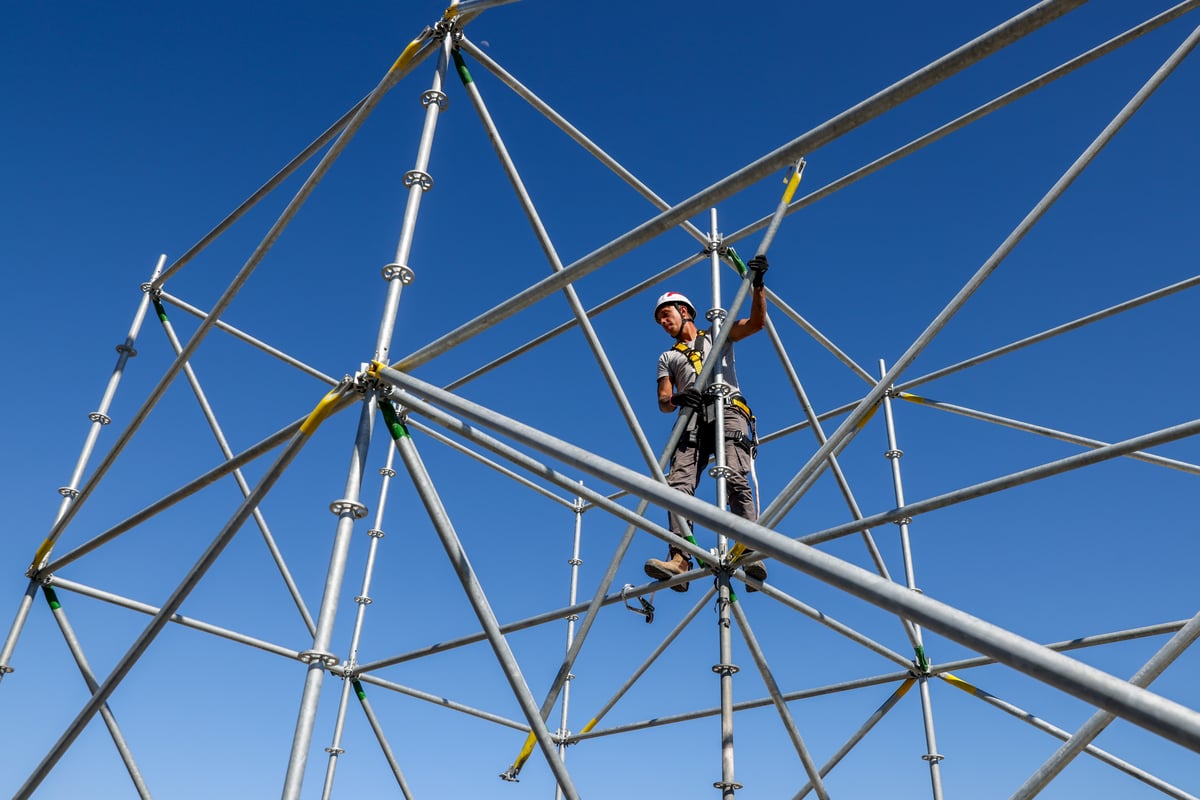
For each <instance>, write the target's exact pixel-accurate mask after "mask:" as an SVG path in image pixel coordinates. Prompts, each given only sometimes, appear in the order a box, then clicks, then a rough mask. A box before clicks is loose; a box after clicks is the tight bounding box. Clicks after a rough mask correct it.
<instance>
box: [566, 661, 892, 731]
mask: <svg viewBox="0 0 1200 800" xmlns="http://www.w3.org/2000/svg"><path fill="white" fill-rule="evenodd" d="M908 677H910V676H909V675H908V673H898V674H892V675H876V676H874V677H870V678H858V679H856V680H852V681H843V682H841V683H834V684H830V685H828V686H819V687H816V688H814V689H804V690H802V691H798V692H788V693H787V694H785V695H784V696H783V699H784V702H788V703H790V702H792V701H793V700H807V699H809V698H813V697H824V696H826V695H831V694H837V693H839V692H850V691H855V690H858V689H864V688H867V687H870V686H879V685H881V684H885V683H896V682H898V681H903V680H905V679H906V678H908ZM771 702H772V701H771V698H769V697H763V698H759V699H757V700H747V701H744V702H741V703H737V704H735V705H734V707H733V710H734V712H735V713H736V712H738V711H748V710H750V709H753V708H765V707H766V706H769V705H771ZM720 713H721V708H720V706H717V707H715V708H706V709H700V710H697V711H688V712H686V713H683V714H672V715H668V716H661V717H655V718H654V719H648V720H643V721H642V722H634V723H630V724H627V725H614V726H613V727H611V728H605V729H603V730H593V731H589V732H588V733H586V734H584V733H580V734H576V735H575V736H572V737H571V741H572V742H581V741H583V740H585V739H598V738H600V737H602V736H613V735H615V734H618V733H628V732H630V731H639V730H646V729H648V728H659V727H662V726H664V725H675V724H678V723H680V722H691V721H693V720H697V719H705V718H707V717H716V716H719V715H720Z"/></svg>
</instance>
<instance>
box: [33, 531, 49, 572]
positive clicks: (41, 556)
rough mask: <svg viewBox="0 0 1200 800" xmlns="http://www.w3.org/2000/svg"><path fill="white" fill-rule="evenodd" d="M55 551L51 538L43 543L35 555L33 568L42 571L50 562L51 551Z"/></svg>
mask: <svg viewBox="0 0 1200 800" xmlns="http://www.w3.org/2000/svg"><path fill="white" fill-rule="evenodd" d="M53 549H54V542H52V541H50V539H49V537H47V538H46V541H44V542H42V544H41V546H40V547H38V549H37V552H36V553H34V554H33V568H34V569H41V568H42V567H44V566H46V562H47V561H49V560H50V551H51V550H53Z"/></svg>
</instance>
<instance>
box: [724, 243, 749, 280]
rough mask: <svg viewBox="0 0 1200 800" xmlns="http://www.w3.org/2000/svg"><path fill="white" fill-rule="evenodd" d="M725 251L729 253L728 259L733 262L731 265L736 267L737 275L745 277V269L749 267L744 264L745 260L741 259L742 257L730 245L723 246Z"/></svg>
mask: <svg viewBox="0 0 1200 800" xmlns="http://www.w3.org/2000/svg"><path fill="white" fill-rule="evenodd" d="M725 252H726V253H728V254H729V260H730V261H732V262H733V266H735V267H736V268H737V271H738V275H741V276H742V277H743V278H744V277H746V270H748V269H750V268H749V267H747V266H746V262H745V261H742V257H741V256H739V255H738V254H737V250H734V249H733V248H732V247H727V248H725Z"/></svg>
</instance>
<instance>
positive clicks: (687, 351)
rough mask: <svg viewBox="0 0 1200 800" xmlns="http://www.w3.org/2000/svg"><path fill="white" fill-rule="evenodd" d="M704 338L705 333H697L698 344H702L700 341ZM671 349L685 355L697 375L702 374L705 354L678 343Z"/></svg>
mask: <svg viewBox="0 0 1200 800" xmlns="http://www.w3.org/2000/svg"><path fill="white" fill-rule="evenodd" d="M703 336H704V331H696V344H699V343H700V339H701V337H703ZM671 349H672V350H677V351H678V352H680V353H683V355H684V356H685V357H686V358H687V360H688V361H690V362H691V364H692V369H694V370H696V374H697V375H699V374H700V369H701V368H702V367H703V366H704V354H703V353H701V352H700V351H699V350H694V349H692V348H691V347H688V346H687V345H686V344H685V343H683V342H676V343H675V346H674V347H673V348H671Z"/></svg>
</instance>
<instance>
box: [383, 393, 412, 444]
mask: <svg viewBox="0 0 1200 800" xmlns="http://www.w3.org/2000/svg"><path fill="white" fill-rule="evenodd" d="M379 411H380V413H382V414H383V421H384V422H386V423H387V426H388V433H390V434H391V435H392V438H393V439H395V440H396V441H399V440H401V439H403V438H405V437H406V436H408V435H409V434H408V428H406V427H405V426H404V423H403V422H401V421H400V417H399V416H398V415H397V414H396V407H395V406H394V405H392V402H391V401H390V400H380V401H379Z"/></svg>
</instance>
